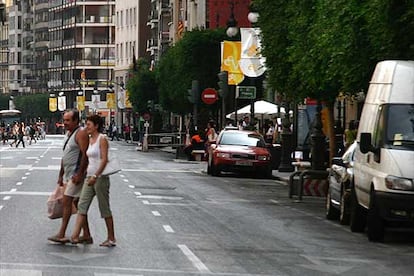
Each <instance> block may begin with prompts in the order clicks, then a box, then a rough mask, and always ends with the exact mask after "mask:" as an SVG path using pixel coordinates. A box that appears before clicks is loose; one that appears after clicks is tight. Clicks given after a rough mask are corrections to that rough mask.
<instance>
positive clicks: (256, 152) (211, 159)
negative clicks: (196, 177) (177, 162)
mask: <svg viewBox="0 0 414 276" xmlns="http://www.w3.org/2000/svg"><path fill="white" fill-rule="evenodd" d="M222 171H226V172H254V173H256V176H258V177H266V178H270V177H271V176H272V167H271V155H270V152H269V150H268V149H267V145H266V143H265V140H264V138H263V136H262V135H261V134H259V133H257V132H255V131H245V130H233V129H228V130H223V131H221V132H220V134H219V136H218V138H217V141H216V143H213V144H212V145H211V146H210V147H209V149H208V165H207V173H208V174H211V175H213V176H218V175H220V172H222Z"/></svg>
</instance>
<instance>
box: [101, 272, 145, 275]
mask: <svg viewBox="0 0 414 276" xmlns="http://www.w3.org/2000/svg"><path fill="white" fill-rule="evenodd" d="M93 275H95V276H144V275H142V274H140V275H138V274H123V273H122V274H118V273H116V274H115V273H98V272H95V273H94V274H93Z"/></svg>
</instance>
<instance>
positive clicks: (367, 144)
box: [359, 132, 374, 154]
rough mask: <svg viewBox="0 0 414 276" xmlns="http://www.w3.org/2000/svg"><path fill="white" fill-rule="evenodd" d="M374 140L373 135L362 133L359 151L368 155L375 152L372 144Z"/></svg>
mask: <svg viewBox="0 0 414 276" xmlns="http://www.w3.org/2000/svg"><path fill="white" fill-rule="evenodd" d="M371 140H372V138H371V133H368V132H362V133H361V139H360V142H359V149H360V150H361V152H362V153H364V154H365V153H368V152H370V151H372V152H373V151H374V147H373V146H372V142H371Z"/></svg>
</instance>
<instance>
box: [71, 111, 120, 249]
mask: <svg viewBox="0 0 414 276" xmlns="http://www.w3.org/2000/svg"><path fill="white" fill-rule="evenodd" d="M86 131H87V132H88V134H89V147H88V150H87V152H86V154H87V156H88V160H89V164H88V168H87V173H86V180H85V183H84V184H83V187H82V192H81V195H80V199H79V203H78V216H77V218H76V225H75V229H74V231H73V234H72V238H71V241H72V243H74V244H75V243H79V242H80V241H79V235H80V231H81V227H82V225H83V224H84V223H85V222H86V219H87V213H88V210H89V207H90V205H91V203H92V200H93V198H94V197H95V195H96V198H97V199H98V205H99V211H100V213H101V217H102V218H104V219H105V224H106V229H107V239H106V240H105V241H104V242H102V243H101V244H100V246H106V247H112V246H115V245H116V240H115V233H114V221H113V217H112V212H111V209H110V205H109V186H110V182H109V176H103V175H101V174H102V172H103V170H104V169H105V166H106V164H107V162H108V140H107V139H106V138H105V136H104V135H103V134H102V133H101V131H102V120H101V117H99V116H98V115H91V116H89V117H88V118H87V121H86Z"/></svg>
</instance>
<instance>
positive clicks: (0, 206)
mask: <svg viewBox="0 0 414 276" xmlns="http://www.w3.org/2000/svg"><path fill="white" fill-rule="evenodd" d="M1 209H3V205H0V210H1ZM0 275H2V274H0Z"/></svg>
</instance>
